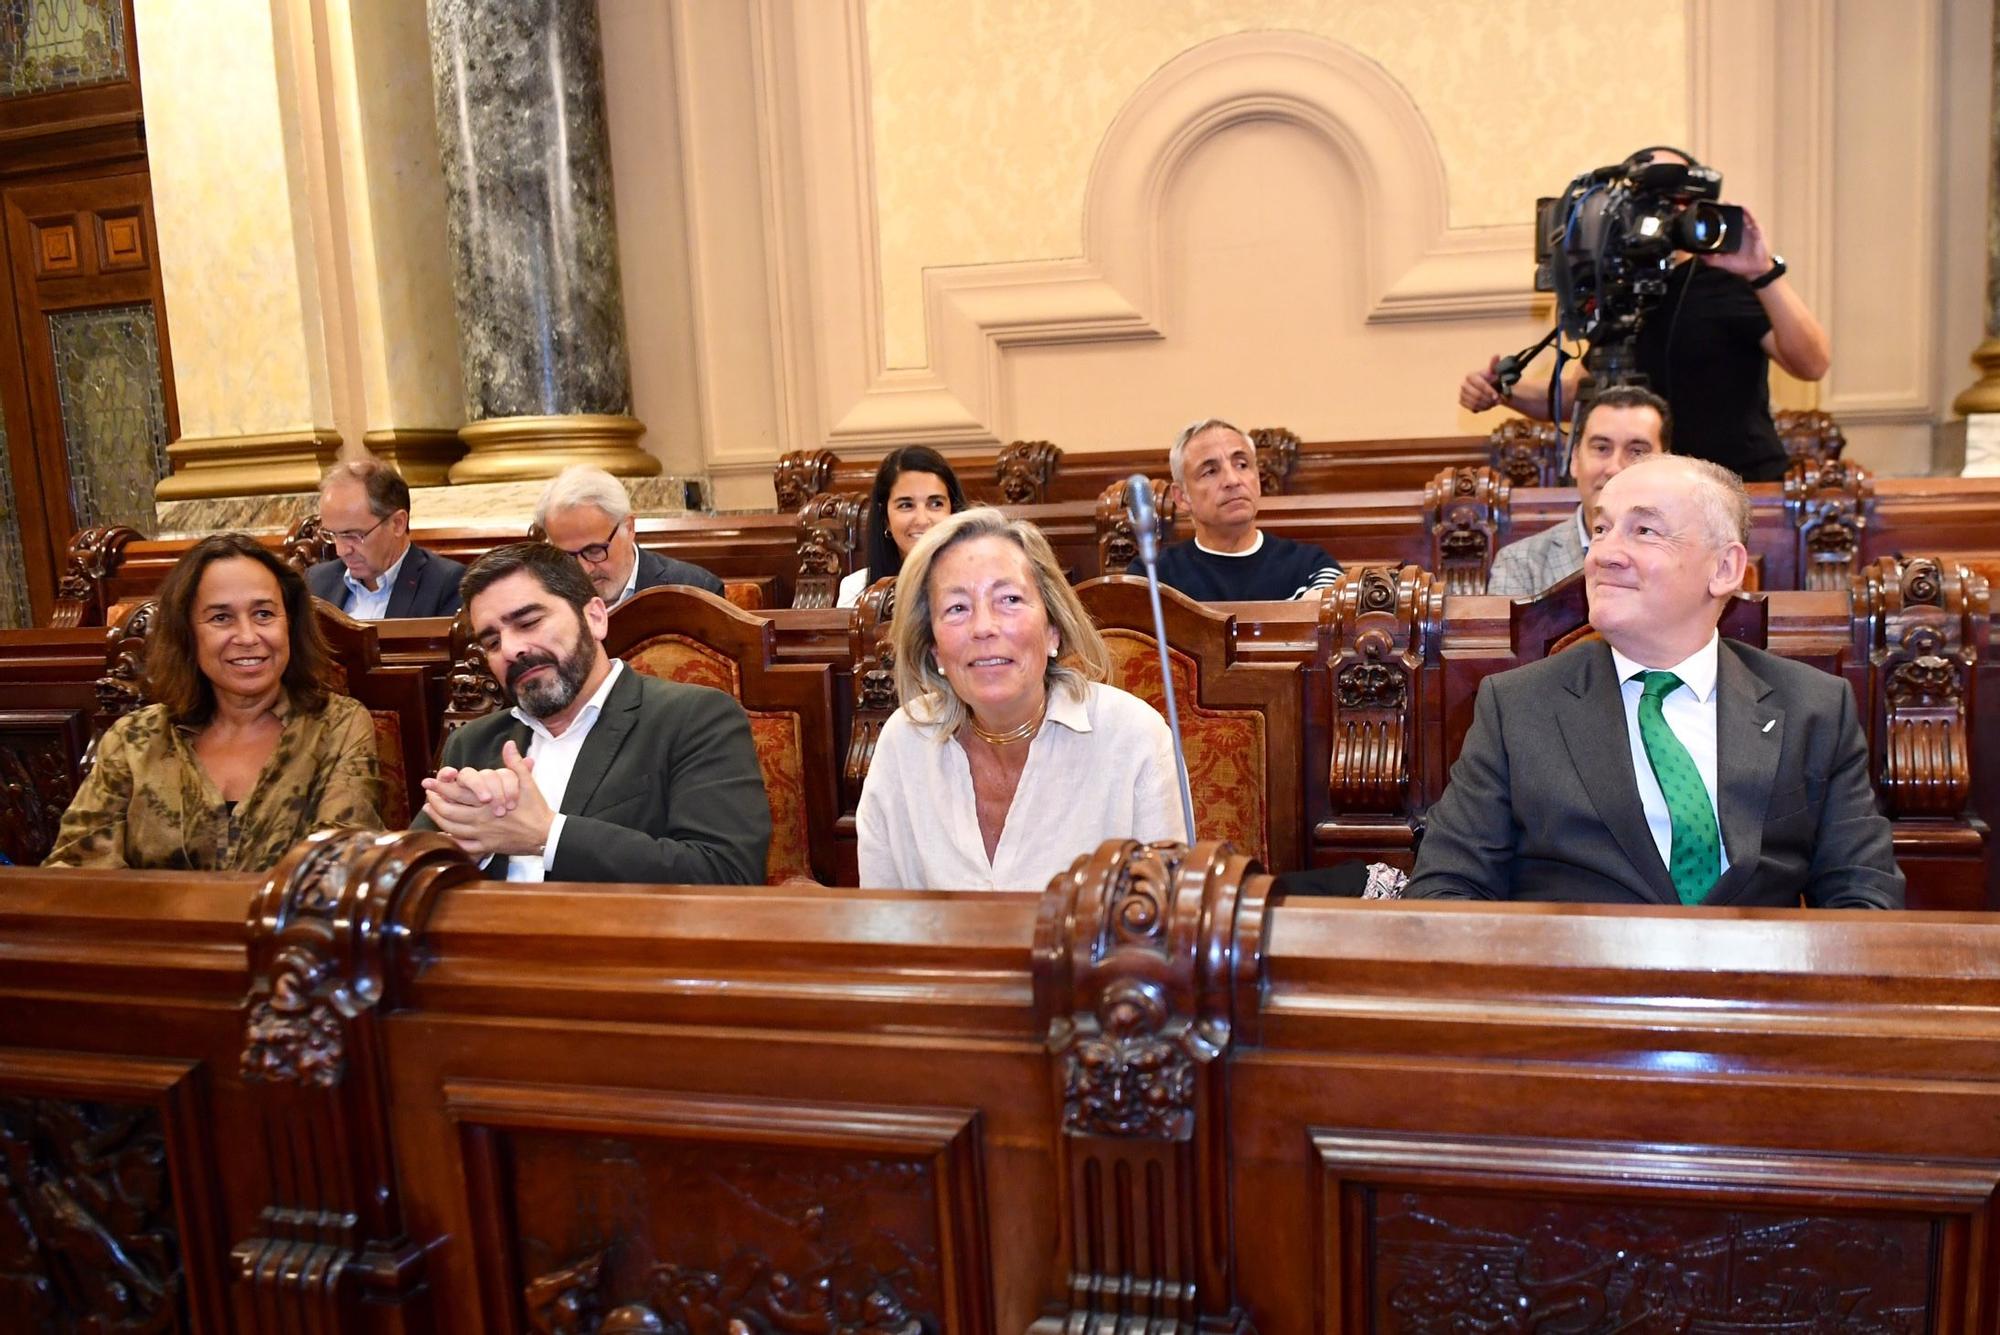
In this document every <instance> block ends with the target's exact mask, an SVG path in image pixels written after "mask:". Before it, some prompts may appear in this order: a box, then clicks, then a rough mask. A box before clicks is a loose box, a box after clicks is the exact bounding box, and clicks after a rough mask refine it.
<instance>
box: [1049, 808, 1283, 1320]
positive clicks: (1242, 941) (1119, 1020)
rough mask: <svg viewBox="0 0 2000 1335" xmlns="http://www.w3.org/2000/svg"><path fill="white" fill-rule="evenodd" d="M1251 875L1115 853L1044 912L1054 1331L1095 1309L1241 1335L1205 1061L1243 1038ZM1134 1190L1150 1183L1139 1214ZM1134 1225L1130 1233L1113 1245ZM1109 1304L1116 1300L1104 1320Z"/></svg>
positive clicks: (1100, 854)
mask: <svg viewBox="0 0 2000 1335" xmlns="http://www.w3.org/2000/svg"><path fill="white" fill-rule="evenodd" d="M1256 872H1257V868H1256V865H1255V863H1253V862H1251V861H1250V860H1249V859H1248V858H1244V857H1242V856H1240V855H1238V854H1236V853H1234V852H1233V851H1232V850H1231V848H1230V846H1229V845H1228V844H1226V843H1212V842H1211V843H1200V844H1196V845H1195V846H1194V847H1193V848H1192V849H1189V848H1187V847H1185V846H1184V845H1181V844H1152V845H1142V844H1139V843H1137V842H1136V841H1133V840H1112V841H1109V842H1107V843H1105V844H1104V845H1102V846H1101V847H1100V848H1099V849H1098V850H1097V851H1096V852H1095V853H1093V854H1089V855H1087V856H1085V857H1081V858H1078V859H1077V860H1076V862H1075V863H1074V864H1073V865H1072V866H1071V867H1070V869H1069V871H1067V872H1065V873H1063V874H1062V875H1061V876H1058V877H1057V878H1056V879H1055V880H1054V881H1052V882H1051V883H1050V885H1049V889H1048V891H1047V893H1046V895H1045V896H1044V898H1043V901H1042V909H1041V914H1040V918H1039V922H1038V925H1037V928H1036V933H1035V1003H1036V1010H1037V1014H1038V1015H1039V1016H1040V1017H1041V1019H1042V1021H1043V1023H1044V1025H1045V1029H1044V1032H1045V1033H1046V1034H1047V1042H1048V1048H1049V1052H1050V1055H1051V1058H1052V1059H1053V1061H1054V1063H1055V1081H1054V1088H1055V1091H1056V1097H1057V1099H1058V1100H1059V1101H1060V1105H1061V1118H1062V1128H1063V1132H1064V1134H1063V1140H1062V1152H1063V1156H1064V1159H1065V1161H1066V1172H1065V1173H1064V1181H1065V1182H1066V1183H1067V1187H1068V1194H1069V1200H1068V1201H1066V1202H1065V1203H1064V1214H1065V1217H1067V1218H1069V1219H1071V1220H1074V1221H1077V1222H1076V1223H1075V1224H1074V1225H1073V1237H1072V1253H1071V1272H1070V1304H1071V1306H1070V1312H1069V1315H1068V1321H1069V1324H1068V1325H1067V1326H1066V1327H1065V1328H1066V1329H1076V1330H1094V1329H1098V1328H1099V1326H1098V1325H1097V1324H1096V1320H1095V1318H1097V1317H1099V1316H1100V1315H1102V1314H1103V1313H1104V1312H1105V1311H1107V1310H1109V1311H1114V1312H1116V1313H1117V1314H1119V1315H1121V1316H1124V1317H1127V1318H1131V1319H1133V1320H1135V1321H1136V1322H1138V1323H1139V1324H1140V1325H1142V1326H1143V1328H1145V1329H1153V1330H1192V1329H1195V1328H1196V1325H1197V1323H1198V1324H1199V1326H1200V1328H1202V1329H1210V1328H1214V1329H1229V1328H1231V1327H1232V1325H1235V1324H1237V1323H1239V1322H1240V1320H1241V1317H1240V1314H1239V1313H1238V1312H1237V1310H1236V1308H1235V1302H1234V1296H1233V1283H1232V1268H1233V1258H1232V1253H1231V1240H1230V1238H1229V1237H1228V1236H1227V1228H1228V1226H1227V1224H1226V1223H1221V1222H1218V1221H1221V1220H1225V1219H1226V1218H1227V1213H1228V1212H1227V1204H1226V1203H1227V1200H1228V1192H1229V1184H1228V1178H1227V1173H1226V1172H1225V1170H1224V1166H1223V1165H1222V1163H1221V1162H1220V1161H1219V1160H1218V1159H1217V1158H1216V1157H1215V1155H1214V1152H1213V1149H1212V1147H1213V1146H1214V1145H1215V1144H1217V1143H1218V1137H1220V1136H1222V1135H1223V1134H1224V1131H1223V1119H1225V1118H1226V1116H1227V1107H1228V1099H1227V1089H1226V1081H1227V1065H1226V1063H1223V1062H1218V1061H1217V1060H1216V1059H1217V1058H1218V1057H1220V1056H1221V1055H1222V1054H1223V1053H1224V1052H1225V1051H1226V1050H1227V1049H1228V1047H1229V1045H1230V1043H1231V1041H1232V1040H1233V1039H1235V1038H1237V1037H1238V1036H1242V1037H1244V1038H1245V1039H1246V1040H1248V1039H1251V1038H1254V1035H1252V1034H1248V1033H1245V1032H1244V1031H1245V1029H1246V1027H1248V1026H1251V1025H1254V1023H1255V1015H1256V1004H1255V999H1254V998H1255V978H1256V968H1257V959H1258V952H1259V943H1260V942H1261V940H1262V933H1263V919H1264V894H1265V891H1266V889H1267V887H1268V886H1269V884H1270V882H1269V879H1268V878H1267V877H1264V876H1261V875H1257V874H1256ZM1141 1181H1150V1182H1152V1183H1154V1184H1156V1185H1155V1186H1154V1187H1153V1188H1151V1189H1150V1203H1149V1204H1148V1205H1147V1206H1146V1207H1145V1208H1143V1209H1138V1210H1136V1211H1135V1210H1134V1208H1133V1206H1134V1201H1133V1198H1132V1192H1133V1190H1134V1188H1133V1187H1132V1186H1131V1184H1132V1183H1134V1182H1141ZM1121 1183H1122V1184H1123V1185H1120V1184H1121ZM1093 1221H1094V1222H1093ZM1134 1227H1136V1228H1137V1229H1138V1230H1139V1231H1140V1234H1141V1235H1142V1236H1138V1237H1133V1236H1129V1233H1127V1234H1123V1235H1121V1233H1120V1230H1121V1229H1122V1230H1129V1229H1131V1228H1134ZM1218 1228H1220V1229H1221V1230H1223V1232H1222V1234H1221V1235H1220V1236H1218V1235H1217V1233H1216V1230H1217V1229H1218ZM1188 1239H1194V1240H1195V1245H1194V1246H1193V1247H1192V1248H1190V1247H1189V1246H1188V1243H1187V1241H1186V1240H1188ZM1107 1295H1127V1296H1125V1297H1123V1298H1122V1299H1121V1298H1111V1299H1108V1300H1109V1301H1111V1302H1112V1303H1113V1306H1112V1307H1111V1308H1110V1309H1104V1308H1101V1307H1100V1306H1099V1304H1100V1303H1103V1302H1105V1301H1107ZM1136 1295H1146V1296H1145V1297H1143V1298H1141V1297H1136ZM1153 1323H1159V1324H1153Z"/></svg>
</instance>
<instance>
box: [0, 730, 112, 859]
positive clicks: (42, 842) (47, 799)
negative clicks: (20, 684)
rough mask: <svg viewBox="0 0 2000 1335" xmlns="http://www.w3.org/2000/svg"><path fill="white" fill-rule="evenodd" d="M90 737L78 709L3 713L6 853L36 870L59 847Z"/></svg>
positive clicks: (1, 835) (0, 817)
mask: <svg viewBox="0 0 2000 1335" xmlns="http://www.w3.org/2000/svg"><path fill="white" fill-rule="evenodd" d="M89 736H90V722H89V720H88V719H87V718H86V717H85V716H84V714H83V711H82V710H78V709H25V710H5V711H0V853H4V854H5V855H6V857H7V860H8V861H9V862H12V863H13V864H14V865H15V866H17V867H32V866H36V865H38V864H39V863H40V862H41V860H42V859H43V858H45V857H47V856H48V855H49V850H50V849H51V848H53V847H54V846H55V841H56V828H57V827H58V826H59V825H61V824H62V814H63V812H64V811H65V810H67V809H68V807H69V801H70V798H72V797H74V796H75V795H76V775H77V767H78V765H79V764H80V763H81V762H82V760H83V751H84V747H85V745H86V744H87V743H88V740H89Z"/></svg>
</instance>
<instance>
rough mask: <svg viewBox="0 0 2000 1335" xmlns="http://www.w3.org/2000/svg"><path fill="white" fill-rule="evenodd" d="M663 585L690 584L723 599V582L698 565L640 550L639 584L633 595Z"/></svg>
mask: <svg viewBox="0 0 2000 1335" xmlns="http://www.w3.org/2000/svg"><path fill="white" fill-rule="evenodd" d="M662 584H688V585H692V586H693V587H694V588H697V589H706V590H707V591H708V592H710V593H712V594H714V595H715V596H716V597H718V598H720V597H722V581H721V580H719V579H717V578H716V577H715V576H714V575H711V574H710V573H709V572H708V571H706V570H703V569H702V568H701V567H700V566H698V565H690V564H689V563H688V562H686V561H676V560H674V558H673V557H671V556H661V555H660V554H659V553H658V552H649V551H647V550H646V549H645V548H644V547H641V548H640V549H639V582H638V583H636V584H634V585H633V586H632V592H633V593H644V592H645V591H646V590H647V589H657V588H659V587H660V586H661V585H662Z"/></svg>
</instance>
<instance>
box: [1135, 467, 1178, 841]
mask: <svg viewBox="0 0 2000 1335" xmlns="http://www.w3.org/2000/svg"><path fill="white" fill-rule="evenodd" d="M1125 513H1126V514H1127V516H1129V517H1130V518H1131V520H1132V536H1133V537H1134V538H1136V539H1137V540H1138V543H1139V559H1140V560H1141V561H1144V562H1145V563H1146V591H1147V593H1149V594H1150V595H1151V596H1152V600H1153V643H1154V644H1156V645H1158V646H1159V650H1160V685H1161V687H1162V688H1164V689H1165V691H1166V694H1167V727H1168V729H1169V730H1171V731H1172V733H1173V735H1174V770H1175V772H1176V773H1177V774H1179V776H1180V781H1181V816H1182V818H1183V819H1184V820H1185V821H1186V822H1187V841H1188V843H1189V844H1190V845H1192V844H1193V843H1194V841H1195V832H1194V791H1193V789H1191V788H1189V787H1188V771H1187V751H1186V750H1185V748H1183V747H1182V745H1181V712H1180V708H1179V707H1178V706H1177V705H1176V704H1175V703H1174V673H1173V668H1172V666H1171V665H1170V664H1169V663H1168V661H1167V615H1166V613H1165V612H1163V611H1161V610H1160V572H1159V569H1158V567H1157V566H1156V565H1155V564H1154V563H1155V562H1156V561H1157V560H1158V559H1159V555H1160V534H1159V518H1158V516H1157V514H1156V512H1155V511H1154V509H1153V484H1152V482H1151V480H1150V479H1148V478H1147V477H1146V475H1145V474H1144V473H1134V474H1132V476H1131V477H1129V478H1127V479H1126V480H1125Z"/></svg>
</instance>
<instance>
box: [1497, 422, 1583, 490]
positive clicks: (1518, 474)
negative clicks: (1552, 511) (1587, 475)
mask: <svg viewBox="0 0 2000 1335" xmlns="http://www.w3.org/2000/svg"><path fill="white" fill-rule="evenodd" d="M1487 451H1488V454H1489V459H1488V462H1489V464H1490V465H1491V467H1492V468H1493V470H1494V471H1495V472H1497V473H1499V474H1500V475H1501V476H1502V477H1504V478H1506V479H1507V480H1508V481H1509V482H1511V483H1512V484H1513V485H1515V486H1517V487H1560V486H1562V485H1563V484H1564V482H1566V481H1567V480H1568V475H1569V446H1568V444H1567V443H1566V442H1565V441H1564V440H1563V434H1562V432H1561V431H1560V430H1559V429H1558V428H1557V427H1556V425H1555V423H1553V422H1531V421H1529V420H1528V419H1527V418H1525V417H1511V418H1509V419H1508V420H1506V421H1504V422H1502V423H1501V424H1500V425H1499V426H1497V427H1495V428H1494V429H1493V434H1492V435H1491V436H1490V437H1488V438H1487Z"/></svg>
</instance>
